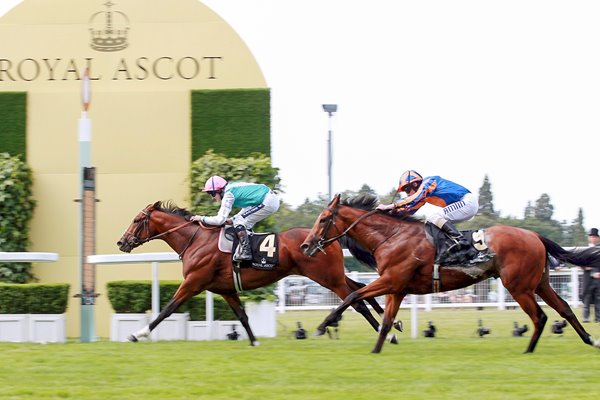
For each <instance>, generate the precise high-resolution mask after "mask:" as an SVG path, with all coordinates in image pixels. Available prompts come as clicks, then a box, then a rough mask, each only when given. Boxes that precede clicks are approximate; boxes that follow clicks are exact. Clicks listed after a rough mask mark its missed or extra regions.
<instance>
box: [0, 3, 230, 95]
mask: <svg viewBox="0 0 600 400" xmlns="http://www.w3.org/2000/svg"><path fill="white" fill-rule="evenodd" d="M103 5H104V6H105V10H102V11H98V12H95V13H94V14H92V15H91V17H90V18H89V21H88V26H89V28H88V29H89V31H88V32H87V33H86V34H87V37H88V38H89V47H90V49H92V50H93V51H96V52H99V53H103V55H99V56H98V57H83V58H76V57H73V58H60V57H57V58H22V59H16V60H15V59H11V58H2V57H1V53H0V83H1V82H17V81H22V82H31V81H71V80H80V79H81V78H82V77H81V74H82V73H83V71H84V70H85V69H88V71H89V74H90V79H91V80H95V81H98V80H113V81H119V80H130V81H131V80H138V81H143V80H147V79H157V80H161V81H168V80H172V79H183V80H193V79H217V78H218V77H219V75H218V74H219V63H220V62H222V59H223V57H222V56H219V55H206V56H193V55H181V56H172V55H168V56H161V57H154V58H152V57H146V56H140V57H133V58H128V57H121V58H119V57H114V54H116V53H118V52H120V51H123V50H125V49H127V48H128V47H129V45H130V43H129V40H130V39H129V33H130V29H131V27H130V22H129V17H128V16H127V14H125V13H124V12H122V11H119V10H116V9H113V7H114V6H115V5H116V4H115V3H113V2H111V1H107V2H105V3H104V4H103ZM109 54H110V56H109ZM103 56H104V57H107V56H108V57H109V59H110V60H113V61H112V62H109V63H108V66H107V62H106V60H105V59H102V58H104V57H103ZM97 64H98V65H100V64H101V65H102V70H101V69H100V67H96V65H97Z"/></svg>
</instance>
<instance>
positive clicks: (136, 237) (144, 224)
mask: <svg viewBox="0 0 600 400" xmlns="http://www.w3.org/2000/svg"><path fill="white" fill-rule="evenodd" d="M152 211H154V209H151V210H150V211H146V210H142V214H144V219H143V220H141V221H139V220H138V221H135V220H134V221H133V222H137V224H138V225H137V226H136V227H135V230H134V231H133V233H128V232H126V235H127V236H129V237H130V240H131V242H132V244H133V245H135V246H136V247H137V246H141V245H142V244H144V243H146V242H149V241H151V240H154V239H158V238H160V237H163V236H165V235H168V234H169V233H173V232H175V231H178V230H179V229H181V228H184V227H186V226H188V225H191V224H193V223H194V222H196V221H186V222H184V223H183V224H181V225H177V226H176V227H173V228H171V229H169V230H167V231H164V232H162V233H159V234H158V235H154V236H150V237H147V238H146V239H140V234H141V233H143V231H144V230H145V231H148V233H150V214H151V213H152ZM200 227H204V228H206V229H211V228H212V227H206V226H205V225H204V224H202V223H200V224H199V225H198V228H197V229H196V231H195V232H194V234H193V235H192V237H191V238H190V240H188V243H187V244H186V246H185V247H184V248H183V250H182V251H181V252H180V253H179V254H178V255H179V259H181V258H182V257H183V253H185V251H186V250H187V249H188V247H190V245H191V244H192V242H193V241H194V238H195V237H196V234H197V233H198V231H199V230H200Z"/></svg>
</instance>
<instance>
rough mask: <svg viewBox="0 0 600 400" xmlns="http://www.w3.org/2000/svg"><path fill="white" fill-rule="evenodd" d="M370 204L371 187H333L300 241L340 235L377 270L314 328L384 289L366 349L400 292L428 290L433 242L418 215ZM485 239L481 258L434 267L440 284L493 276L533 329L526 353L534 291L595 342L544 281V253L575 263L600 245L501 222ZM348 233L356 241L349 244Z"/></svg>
mask: <svg viewBox="0 0 600 400" xmlns="http://www.w3.org/2000/svg"><path fill="white" fill-rule="evenodd" d="M377 204H378V200H377V198H376V197H374V196H371V195H359V196H357V197H355V198H353V199H346V200H344V201H340V195H339V194H338V195H336V196H335V197H334V198H333V200H332V201H331V202H330V203H329V205H328V206H327V207H326V208H325V209H324V210H323V211H322V212H321V214H320V215H319V216H318V218H317V220H316V221H315V224H314V226H313V227H312V230H311V231H310V233H309V234H308V236H307V237H306V239H305V241H304V242H303V243H302V245H301V247H302V250H303V251H304V253H305V254H306V255H309V256H315V254H316V253H317V251H319V250H322V249H323V248H324V247H326V246H330V245H332V244H333V243H334V242H335V241H336V240H338V239H340V238H341V237H343V236H345V235H346V236H348V238H349V239H350V240H348V248H349V250H350V252H351V253H352V254H353V255H354V256H355V257H356V258H357V259H359V260H360V261H363V262H365V263H368V264H369V265H371V266H372V267H375V268H377V271H378V273H379V275H380V277H379V278H378V279H376V280H375V281H373V282H371V283H370V284H368V285H366V286H365V287H363V288H361V289H358V290H357V291H355V292H353V293H351V294H350V295H349V296H348V297H346V299H344V301H343V303H342V304H341V305H340V306H339V307H337V308H336V309H335V310H333V311H332V312H331V314H329V315H328V316H327V318H326V319H325V320H324V321H323V323H322V324H321V325H319V327H318V328H317V332H316V335H322V334H323V333H324V332H325V329H326V328H327V326H329V325H330V324H331V323H332V322H333V321H336V320H338V319H339V318H340V317H341V314H342V313H343V312H344V310H345V309H346V308H348V306H350V305H351V304H352V303H353V302H355V301H358V300H361V299H365V298H368V297H376V296H381V295H386V304H385V313H384V316H383V321H382V323H381V329H380V332H379V337H378V339H377V342H376V344H375V347H374V348H373V350H372V352H373V353H380V352H381V349H382V346H383V343H384V339H385V335H386V334H387V333H388V332H389V331H390V329H391V326H392V321H393V320H394V318H395V317H396V314H397V312H398V308H399V307H400V303H401V302H402V300H403V299H404V297H405V296H406V295H408V294H427V293H432V292H434V285H433V284H432V283H433V279H432V278H433V274H434V259H435V258H434V257H435V247H434V245H433V244H432V242H431V241H430V240H428V238H427V237H426V233H425V228H424V224H423V222H422V221H419V220H418V219H416V218H412V217H410V216H407V215H404V216H403V215H396V216H395V215H391V214H389V213H388V212H385V211H379V210H376V206H377ZM484 239H485V243H486V244H487V246H488V248H489V249H490V250H491V251H492V253H493V254H495V255H494V256H493V257H492V258H491V259H489V260H488V261H484V262H481V263H476V264H472V265H464V266H444V267H440V268H439V275H440V279H439V281H440V282H441V289H442V291H450V290H454V289H459V288H464V287H467V286H470V285H472V284H474V283H476V282H479V281H482V280H484V279H487V278H490V277H495V278H500V279H501V280H502V283H503V285H504V287H505V288H506V289H507V290H508V291H509V292H510V294H511V295H512V297H513V298H514V299H515V300H516V301H517V303H519V305H520V306H521V308H522V309H523V311H524V312H525V313H526V314H527V315H528V316H529V318H531V321H532V322H533V326H534V332H533V334H532V336H531V340H530V342H529V345H528V346H527V349H526V351H525V352H526V353H532V352H533V351H534V349H535V346H536V344H537V342H538V340H539V338H540V335H541V334H542V331H543V329H544V325H545V324H546V321H547V319H548V317H547V316H546V314H545V313H544V311H543V310H542V308H541V307H540V306H539V305H538V303H537V301H536V298H535V295H536V294H537V295H539V296H540V297H541V298H542V300H544V302H546V304H548V305H549V306H550V307H552V308H553V309H554V310H556V312H558V314H560V316H561V317H563V318H564V319H566V320H567V321H568V322H569V323H570V324H571V326H572V327H573V328H574V329H575V331H576V332H577V334H578V335H579V336H580V337H581V340H583V342H584V343H585V344H588V345H592V346H595V347H600V340H597V341H595V342H594V340H593V338H592V337H591V336H590V335H589V334H588V333H587V332H586V331H585V329H584V328H583V326H582V325H581V323H580V322H579V321H578V320H577V317H576V316H575V314H574V313H573V311H572V310H571V308H570V307H569V305H568V303H567V302H566V301H564V300H563V299H562V298H561V297H560V296H559V295H558V294H557V293H556V292H555V291H554V289H552V287H551V286H550V281H549V271H548V267H547V264H548V263H547V261H548V254H550V255H552V256H554V257H555V258H556V259H558V260H560V261H563V262H568V263H571V264H574V265H578V266H587V265H590V266H598V265H600V247H586V248H581V249H575V250H571V251H569V250H566V249H564V248H562V247H561V246H560V245H558V244H557V243H555V242H553V241H551V240H549V239H547V238H545V237H543V236H541V235H540V234H538V233H535V232H532V231H529V230H525V229H521V228H516V227H511V226H504V225H498V226H493V227H490V228H487V229H485V233H484ZM351 241H355V243H356V244H357V245H358V246H351V245H350V242H351Z"/></svg>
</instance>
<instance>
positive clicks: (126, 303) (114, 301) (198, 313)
mask: <svg viewBox="0 0 600 400" xmlns="http://www.w3.org/2000/svg"><path fill="white" fill-rule="evenodd" d="M179 284H180V282H178V281H161V282H160V284H159V285H160V308H161V310H162V309H163V308H164V307H165V306H166V305H167V303H168V302H169V300H171V298H172V297H173V295H174V294H175V292H176V291H177V288H178V287H179ZM106 287H107V294H108V300H109V301H110V304H111V306H112V308H113V310H115V312H116V313H145V312H146V311H148V310H151V309H152V282H151V281H111V282H108V283H107V285H106ZM205 305H206V295H205V294H204V293H201V294H200V295H198V296H195V297H193V298H192V299H190V300H189V301H188V302H186V303H185V304H183V305H182V306H181V307H180V308H179V310H177V312H182V313H183V312H188V313H189V314H190V319H191V320H192V321H203V320H205V319H206V310H205ZM214 319H215V320H221V321H231V320H237V317H236V316H235V314H234V312H233V310H231V307H229V305H228V304H227V302H226V301H225V300H223V298H222V297H220V296H215V297H214Z"/></svg>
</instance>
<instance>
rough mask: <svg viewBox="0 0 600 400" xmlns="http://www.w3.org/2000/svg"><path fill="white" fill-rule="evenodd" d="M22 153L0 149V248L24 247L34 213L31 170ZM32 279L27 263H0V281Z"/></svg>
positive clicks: (29, 265)
mask: <svg viewBox="0 0 600 400" xmlns="http://www.w3.org/2000/svg"><path fill="white" fill-rule="evenodd" d="M21 158H22V157H21V156H11V155H10V154H8V153H0V251H27V246H28V245H29V222H30V221H31V219H32V217H33V210H34V207H35V200H33V194H32V186H33V178H32V171H31V168H29V166H28V165H27V164H26V163H25V162H24V161H22V160H21ZM31 279H33V276H32V274H31V264H30V263H0V282H9V283H25V282H28V281H30V280H31Z"/></svg>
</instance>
